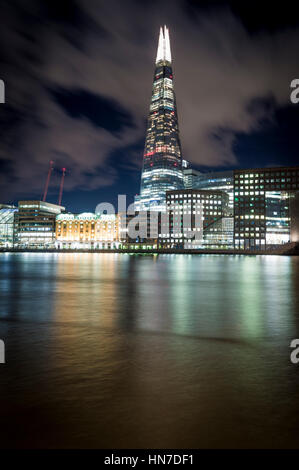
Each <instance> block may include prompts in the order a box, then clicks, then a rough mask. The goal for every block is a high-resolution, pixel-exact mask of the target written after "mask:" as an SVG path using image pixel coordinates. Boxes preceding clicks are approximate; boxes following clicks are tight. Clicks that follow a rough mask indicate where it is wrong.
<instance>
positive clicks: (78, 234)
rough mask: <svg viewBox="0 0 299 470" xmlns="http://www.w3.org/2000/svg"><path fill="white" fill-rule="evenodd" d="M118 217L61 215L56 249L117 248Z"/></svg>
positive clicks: (58, 222) (59, 216) (85, 213)
mask: <svg viewBox="0 0 299 470" xmlns="http://www.w3.org/2000/svg"><path fill="white" fill-rule="evenodd" d="M118 239H119V231H118V217H117V216H115V215H113V214H101V215H98V214H93V213H91V212H84V213H82V214H77V215H75V214H60V215H58V216H57V218H56V247H57V248H66V249H79V248H86V249H93V248H94V249H96V248H99V249H103V248H104V249H105V248H107V249H108V248H117V247H118Z"/></svg>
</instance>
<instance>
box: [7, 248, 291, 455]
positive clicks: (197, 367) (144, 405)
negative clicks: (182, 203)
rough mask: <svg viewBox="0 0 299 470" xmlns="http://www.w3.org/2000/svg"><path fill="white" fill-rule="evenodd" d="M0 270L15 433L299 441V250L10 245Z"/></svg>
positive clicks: (94, 439)
mask: <svg viewBox="0 0 299 470" xmlns="http://www.w3.org/2000/svg"><path fill="white" fill-rule="evenodd" d="M0 267H1V269H0V337H2V338H3V339H5V341H6V343H7V358H8V364H7V366H5V367H6V368H5V374H2V375H1V376H0V400H1V402H2V403H5V406H3V407H2V408H1V410H0V419H1V422H2V423H3V426H4V427H5V429H6V430H7V433H6V436H5V439H6V441H7V442H13V443H15V444H16V443H19V445H24V446H26V444H29V445H32V446H33V447H43V446H51V445H52V446H57V445H61V446H62V447H63V446H70V447H76V446H77V447H84V446H90V447H92V446H98V447H112V448H113V447H114V448H117V447H122V446H124V447H138V446H140V447H188V446H190V447H213V446H216V447H221V446H223V447H233V446H239V447H244V446H263V445H267V446H270V447H271V446H275V445H276V446H278V447H279V446H284V447H285V446H288V445H290V444H291V443H292V442H293V443H294V442H296V436H297V435H298V431H299V429H298V423H297V421H296V419H295V418H294V417H296V416H297V415H298V411H299V400H298V392H297V390H298V385H299V378H298V377H299V374H298V369H296V367H294V366H293V365H291V364H290V362H289V341H290V339H291V338H294V337H298V333H299V330H298V323H299V322H298V315H299V309H298V307H299V302H298V295H299V294H298V285H299V284H298V281H299V259H298V258H295V257H293V258H288V257H265V256H260V257H245V256H219V255H204V256H191V255H190V256H189V255H188V256H181V255H171V256H169V255H162V256H156V255H146V256H138V255H127V254H124V255H118V254H112V253H111V254H83V253H81V254H79V253H78V254H47V255H45V254H11V255H1V256H0ZM1 372H2V370H1ZM33 415H34V417H35V418H34V420H32V416H33ZM290 434H291V435H290Z"/></svg>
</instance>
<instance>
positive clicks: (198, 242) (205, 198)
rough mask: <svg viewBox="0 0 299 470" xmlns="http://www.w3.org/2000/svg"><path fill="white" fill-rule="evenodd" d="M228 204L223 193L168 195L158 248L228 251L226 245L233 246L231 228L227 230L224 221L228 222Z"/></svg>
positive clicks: (188, 192) (183, 191)
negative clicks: (221, 249)
mask: <svg viewBox="0 0 299 470" xmlns="http://www.w3.org/2000/svg"><path fill="white" fill-rule="evenodd" d="M228 203H229V197H228V195H227V194H226V193H225V192H224V191H217V190H216V191H206V190H194V189H184V190H176V191H169V192H167V194H166V204H167V215H168V217H167V218H166V219H164V220H163V219H162V221H161V235H160V244H161V246H163V247H165V248H179V249H182V248H185V249H199V248H220V247H222V248H227V245H228V244H229V243H230V245H231V244H232V231H231V225H230V227H229V228H228V226H227V224H225V223H224V221H223V219H224V218H226V219H227V213H228ZM226 230H227V232H226ZM228 232H229V233H228ZM229 240H230V242H229Z"/></svg>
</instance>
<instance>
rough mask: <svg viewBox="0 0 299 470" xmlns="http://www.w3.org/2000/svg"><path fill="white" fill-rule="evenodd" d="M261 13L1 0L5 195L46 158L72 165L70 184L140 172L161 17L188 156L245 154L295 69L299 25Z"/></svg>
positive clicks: (90, 0)
mask: <svg viewBox="0 0 299 470" xmlns="http://www.w3.org/2000/svg"><path fill="white" fill-rule="evenodd" d="M238 3H239V5H240V3H242V5H243V2H238ZM251 3H252V2H251ZM287 8H288V7H287V5H285V6H284V7H283V11H284V12H285V10H286V9H287ZM252 9H253V6H252ZM190 12H192V14H190ZM253 12H254V9H253V10H252V11H251V13H250V17H249V18H248V21H247V24H246V8H245V7H244V6H243V8H241V7H240V6H239V7H237V4H236V3H234V2H231V5H226V6H223V5H220V4H219V2H216V3H214V4H212V5H211V4H210V3H209V4H208V3H207V2H201V5H200V7H198V6H195V5H194V3H193V2H192V4H191V2H186V1H185V2H183V1H179V0H164V1H158V0H156V1H153V2H140V1H135V0H110V1H109V2H107V1H106V0H105V1H104V0H97V1H96V0H78V1H76V2H74V1H67V2H64V1H63V2H59V3H58V4H57V3H56V2H50V1H46V2H45V1H37V0H36V1H21V0H19V1H15V2H10V1H7V2H4V3H3V6H2V9H1V18H2V26H1V30H0V44H1V46H0V47H1V49H2V50H1V56H0V71H1V78H3V79H4V80H5V82H6V91H7V93H6V95H7V104H5V105H1V107H0V162H1V161H2V162H3V163H4V162H5V168H6V169H7V168H9V172H7V171H5V173H4V174H3V176H2V178H1V184H2V191H3V194H5V195H6V196H7V197H14V196H16V197H18V196H19V195H22V197H24V196H26V195H28V196H29V195H31V194H33V193H38V192H39V191H40V188H41V186H42V183H41V181H43V180H44V175H45V173H46V169H47V165H48V161H49V160H50V159H54V160H55V162H56V165H57V166H58V167H60V166H61V165H63V166H67V167H68V168H69V169H70V174H69V177H68V178H66V189H67V190H68V191H72V190H74V189H80V188H81V189H84V190H95V189H96V188H101V187H108V186H109V185H113V184H115V185H117V184H119V179H120V176H121V174H122V173H121V171H122V168H125V169H127V170H128V169H131V170H132V171H134V169H135V171H137V170H138V171H139V169H140V164H141V161H142V149H141V147H140V142H142V141H143V140H144V137H145V136H144V132H145V120H146V116H147V113H148V107H149V100H150V94H151V85H152V76H153V67H154V58H155V53H156V46H157V37H158V28H159V25H160V24H164V23H167V24H168V25H169V26H170V34H171V43H172V52H173V57H174V73H175V89H176V95H177V104H178V113H179V120H180V129H181V140H182V147H183V151H184V156H185V158H187V159H190V160H191V161H192V162H193V163H194V164H197V165H200V166H201V167H202V168H213V167H214V168H217V167H219V168H220V167H224V166H232V165H236V166H238V165H240V164H242V162H240V155H241V153H240V152H239V150H240V146H239V145H238V142H237V140H238V139H239V136H240V135H244V136H250V135H256V134H257V133H258V132H261V131H262V130H263V129H267V130H268V129H269V128H271V126H274V127H275V122H276V120H277V110H280V109H285V108H286V107H287V106H288V105H289V84H290V81H291V80H292V79H293V78H295V77H296V76H297V75H298V59H297V55H298V54H297V51H298V45H299V28H298V27H296V26H294V24H292V22H289V23H286V24H285V25H284V26H283V25H281V24H280V23H279V22H276V23H275V24H276V26H278V27H276V28H274V24H272V25H271V24H269V22H268V24H266V26H267V27H265V28H264V29H263V28H262V27H261V25H260V24H258V23H255V25H256V26H257V27H256V28H254V27H253V24H251V25H250V22H251V23H252V21H253V17H254V13H253ZM256 14H258V10H256ZM281 16H282V17H284V13H283V14H282V15H281ZM265 21H266V20H265ZM248 24H249V26H248ZM248 148H250V145H249V147H248ZM252 148H253V149H254V151H255V146H253V147H252ZM243 150H244V149H243ZM138 152H139V153H140V154H138ZM116 155H117V157H115V156H116ZM248 158H249V157H248ZM270 160H271V156H270V157H269V161H270ZM138 178H139V174H138ZM56 184H57V185H58V179H57V181H56ZM115 188H116V189H115V191H117V186H115ZM136 189H137V188H136ZM2 197H3V196H2Z"/></svg>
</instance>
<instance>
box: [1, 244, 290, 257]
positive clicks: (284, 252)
mask: <svg viewBox="0 0 299 470" xmlns="http://www.w3.org/2000/svg"><path fill="white" fill-rule="evenodd" d="M0 253H127V254H142V255H144V254H147V255H152V254H155V255H158V254H172V255H174V254H175V255H254V256H256V255H275V256H277V255H280V256H298V255H299V244H298V243H297V244H294V243H290V244H288V245H286V246H282V247H279V248H275V249H267V250H235V249H202V250H201V249H198V250H184V249H169V248H167V249H166V248H157V249H141V248H137V249H134V248H128V249H89V248H85V249H84V248H80V249H76V250H74V249H65V248H63V249H59V250H57V249H51V248H48V249H33V248H31V249H29V248H28V249H18V248H6V249H0Z"/></svg>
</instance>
